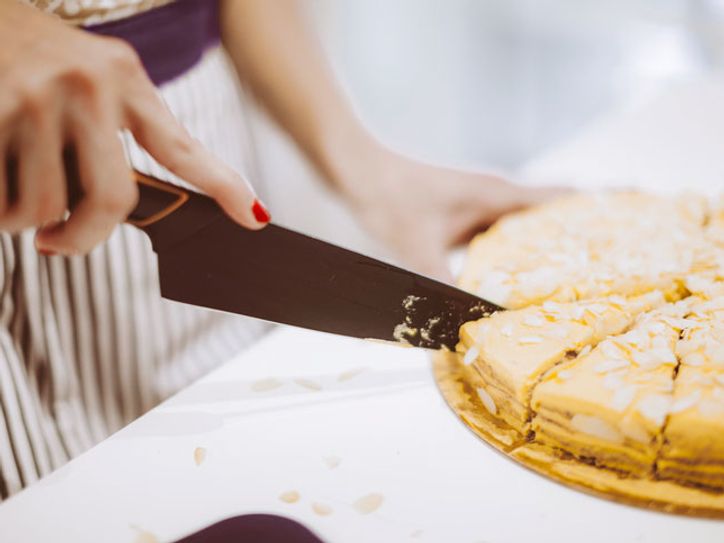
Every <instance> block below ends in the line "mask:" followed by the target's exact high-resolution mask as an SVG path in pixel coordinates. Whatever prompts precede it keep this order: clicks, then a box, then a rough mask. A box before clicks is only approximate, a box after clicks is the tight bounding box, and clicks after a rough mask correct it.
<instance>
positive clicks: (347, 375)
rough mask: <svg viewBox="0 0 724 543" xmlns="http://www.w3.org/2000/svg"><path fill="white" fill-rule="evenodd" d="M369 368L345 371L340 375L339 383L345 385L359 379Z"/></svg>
mask: <svg viewBox="0 0 724 543" xmlns="http://www.w3.org/2000/svg"><path fill="white" fill-rule="evenodd" d="M366 369H367V368H362V367H360V368H353V369H351V370H347V371H343V372H342V373H340V374H339V376H338V377H337V382H339V383H343V382H344V381H349V380H350V379H354V378H355V377H357V376H358V375H359V374H360V373H362V372H363V371H365V370H366Z"/></svg>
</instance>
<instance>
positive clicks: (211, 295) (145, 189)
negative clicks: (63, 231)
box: [66, 161, 502, 350]
mask: <svg viewBox="0 0 724 543" xmlns="http://www.w3.org/2000/svg"><path fill="white" fill-rule="evenodd" d="M74 162H75V161H70V164H69V162H68V161H66V169H67V174H68V175H69V179H71V180H73V179H75V180H76V182H75V183H74V182H72V181H71V182H70V183H69V186H70V187H73V186H76V187H77V179H78V177H77V169H76V168H75V164H74ZM134 177H135V179H136V182H137V183H138V188H139V200H138V203H137V205H136V208H135V209H134V210H133V211H132V212H131V214H130V215H129V216H128V218H127V222H128V223H130V224H132V225H134V226H136V227H138V228H140V229H141V230H142V231H143V232H145V233H146V234H147V235H148V237H149V238H151V244H152V247H153V250H154V252H155V253H156V255H157V256H158V267H159V279H160V284H161V295H162V296H163V297H164V298H168V299H170V300H176V301H179V302H184V303H187V304H193V305H196V306H203V307H207V308H212V309H216V310H221V311H227V312H231V313H238V314H241V315H247V316H250V317H256V318H258V319H263V320H267V321H272V322H277V323H282V324H289V325H293V326H299V327H302V328H308V329H311V330H319V331H323V332H331V333H333V334H341V335H345V336H352V337H357V338H367V339H379V340H385V341H394V342H399V343H404V344H408V345H413V346H416V347H424V348H429V349H450V350H454V349H455V345H456V344H457V343H458V341H459V336H458V329H459V328H460V326H461V325H462V324H463V323H464V322H467V321H470V320H476V319H479V318H482V317H484V316H488V315H490V314H492V313H493V312H495V311H498V310H500V309H502V308H500V307H498V306H497V305H495V304H493V303H491V302H488V301H485V300H483V299H481V298H478V297H476V296H474V295H472V294H470V293H468V292H464V291H462V290H460V289H457V288H455V287H452V286H450V285H446V284H444V283H441V282H439V281H435V280H433V279H430V278H428V277H424V276H422V275H419V274H416V273H413V272H410V271H407V270H404V269H402V268H398V267H396V266H392V265H390V264H387V263H385V262H381V261H379V260H375V259H373V258H370V257H367V256H364V255H361V254H358V253H355V252H353V251H350V250H347V249H344V248H342V247H338V246H336V245H333V244H331V243H326V242H324V241H321V240H319V239H315V238H312V237H310V236H306V235H304V234H301V233H299V232H295V231H293V230H289V229H287V228H284V227H282V226H279V225H277V224H273V223H272V224H268V225H267V226H266V227H265V228H263V229H261V230H258V231H252V230H247V229H245V228H243V227H241V226H239V225H238V224H236V223H235V222H234V221H233V220H232V219H230V218H229V217H228V216H227V215H226V213H225V212H224V211H223V210H222V209H221V207H220V206H219V205H218V204H217V203H216V202H215V201H214V200H213V199H211V198H209V197H207V196H204V195H202V194H199V193H196V192H193V191H189V190H186V189H184V188H181V187H179V186H176V185H173V184H170V183H167V182H164V181H161V180H159V179H156V178H154V177H151V176H149V175H146V174H143V173H141V172H138V171H135V170H134ZM70 192H71V194H70V198H69V199H70V201H71V202H73V201H77V199H78V198H79V196H81V195H80V194H78V193H77V189H76V190H75V191H74V190H73V189H72V188H71V190H70Z"/></svg>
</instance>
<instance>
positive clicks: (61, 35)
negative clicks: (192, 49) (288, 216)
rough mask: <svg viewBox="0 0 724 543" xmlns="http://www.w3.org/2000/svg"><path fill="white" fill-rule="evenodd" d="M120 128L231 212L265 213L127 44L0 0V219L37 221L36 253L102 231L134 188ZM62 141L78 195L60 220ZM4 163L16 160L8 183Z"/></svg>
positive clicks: (72, 248)
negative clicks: (72, 161)
mask: <svg viewBox="0 0 724 543" xmlns="http://www.w3.org/2000/svg"><path fill="white" fill-rule="evenodd" d="M122 129H129V130H130V131H131V133H132V134H133V135H134V137H135V138H136V140H137V141H138V143H140V144H141V145H142V146H143V147H144V148H145V149H146V150H147V151H148V152H149V153H150V154H151V155H152V156H153V157H154V158H155V159H156V160H157V161H158V162H159V163H160V164H161V165H163V166H165V167H166V168H168V169H169V170H170V171H171V172H173V173H174V174H176V175H178V176H179V177H181V178H183V179H185V180H186V181H188V182H190V183H193V184H195V185H196V186H198V187H199V188H200V189H202V190H203V191H205V192H206V193H207V194H209V195H210V196H211V197H213V198H215V199H217V201H218V202H219V203H220V204H221V206H222V207H223V208H224V209H225V211H226V212H227V213H228V214H229V215H230V216H231V217H232V218H233V219H235V220H236V221H237V222H239V224H241V225H243V226H246V227H247V228H261V227H262V226H263V225H264V223H265V222H266V221H265V220H264V219H267V220H268V217H265V216H264V213H263V212H260V211H263V208H261V209H260V208H259V204H258V203H257V200H256V197H255V195H254V192H253V190H252V188H251V187H250V186H249V184H248V183H247V182H246V181H244V180H243V179H242V178H241V177H240V176H239V175H238V174H236V173H235V172H234V171H233V170H232V169H231V168H229V167H228V166H226V165H225V164H223V163H222V162H221V161H220V160H218V159H217V158H215V157H214V156H212V154H211V153H210V152H209V151H207V150H206V149H205V148H204V147H203V146H202V145H201V144H200V143H199V142H197V141H196V140H194V139H193V138H191V136H189V134H188V133H187V132H186V131H185V130H184V129H183V128H182V127H181V125H180V124H179V123H178V122H177V121H176V120H175V119H174V117H173V115H172V114H171V113H170V112H169V110H168V109H167V108H166V106H165V104H164V103H163V101H162V100H161V99H160V97H159V96H158V94H157V93H156V90H155V88H154V86H153V84H152V83H151V81H150V80H149V79H148V77H147V75H146V73H145V71H144V69H143V66H142V65H141V63H140V61H139V59H138V57H137V55H136V54H135V52H134V51H133V49H132V48H131V47H130V46H128V45H127V44H126V43H125V42H122V41H120V40H115V39H109V38H103V37H98V36H93V35H91V34H88V33H86V32H84V31H81V30H78V29H74V28H71V27H69V26H66V25H65V24H63V23H62V22H60V21H58V20H56V19H54V18H52V17H50V16H48V15H45V14H43V13H41V12H39V11H38V10H35V9H33V8H29V7H27V6H24V5H21V4H20V3H19V2H16V1H11V0H0V229H1V230H5V231H10V232H17V231H19V230H22V229H24V228H28V227H39V228H40V229H39V230H38V232H37V234H36V246H37V247H38V249H39V250H41V251H43V252H46V253H56V252H57V253H63V254H75V253H84V252H87V251H89V250H90V249H91V248H92V247H94V246H95V245H97V244H98V243H100V242H101V241H103V240H104V239H106V238H107V237H108V236H109V235H110V233H111V231H112V230H113V228H114V226H115V225H116V224H118V223H119V222H121V221H123V220H124V218H125V217H126V216H127V214H128V213H129V212H130V211H131V210H132V209H133V207H134V206H135V203H136V200H137V197H138V193H137V187H136V185H135V183H134V182H133V181H132V178H131V175H130V169H129V166H128V165H127V164H126V161H125V158H124V154H123V148H122V146H121V142H120V139H119V137H118V132H119V131H120V130H122ZM68 148H71V149H72V150H73V151H74V153H75V155H76V157H77V160H78V167H79V171H80V185H81V190H82V192H83V194H84V197H83V199H82V200H81V201H80V202H79V203H78V204H77V205H76V206H75V207H74V209H73V210H72V213H71V215H70V216H69V217H68V218H67V220H66V219H65V215H66V209H67V207H68V201H67V192H66V183H67V182H66V179H65V173H64V167H63V158H62V157H63V152H64V150H65V149H68ZM9 164H17V172H15V173H16V174H17V175H16V179H15V180H13V184H12V185H11V184H10V181H11V180H10V179H9V178H8V177H9V176H8V170H9V169H13V170H14V169H16V168H14V167H13V168H10V167H9V166H6V165H9ZM257 216H258V217H260V219H261V221H260V220H257V218H256V217H257Z"/></svg>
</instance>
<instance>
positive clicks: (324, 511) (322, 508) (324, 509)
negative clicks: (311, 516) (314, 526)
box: [312, 502, 332, 517]
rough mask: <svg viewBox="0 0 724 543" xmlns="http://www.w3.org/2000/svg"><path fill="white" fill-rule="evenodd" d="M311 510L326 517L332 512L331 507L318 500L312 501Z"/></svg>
mask: <svg viewBox="0 0 724 543" xmlns="http://www.w3.org/2000/svg"><path fill="white" fill-rule="evenodd" d="M312 511H314V512H315V513H316V514H317V515H319V516H321V517H326V516H329V515H331V514H332V508H331V507H330V506H329V505H326V504H324V503H319V502H314V503H312Z"/></svg>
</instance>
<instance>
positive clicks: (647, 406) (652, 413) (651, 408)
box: [636, 394, 671, 426]
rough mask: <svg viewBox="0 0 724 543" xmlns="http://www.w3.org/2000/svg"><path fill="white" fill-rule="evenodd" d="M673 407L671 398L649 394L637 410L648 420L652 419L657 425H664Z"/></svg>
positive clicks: (640, 402) (641, 401)
mask: <svg viewBox="0 0 724 543" xmlns="http://www.w3.org/2000/svg"><path fill="white" fill-rule="evenodd" d="M670 407H671V398H670V397H669V396H661V395H660V394H649V395H648V396H646V397H644V398H642V399H641V400H640V401H639V402H638V405H637V406H636V409H637V410H638V412H639V413H641V414H642V415H643V416H644V417H646V418H647V419H650V420H651V421H653V422H654V423H655V424H657V425H659V426H660V425H662V424H663V423H664V420H666V415H667V414H668V413H669V408H670Z"/></svg>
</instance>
